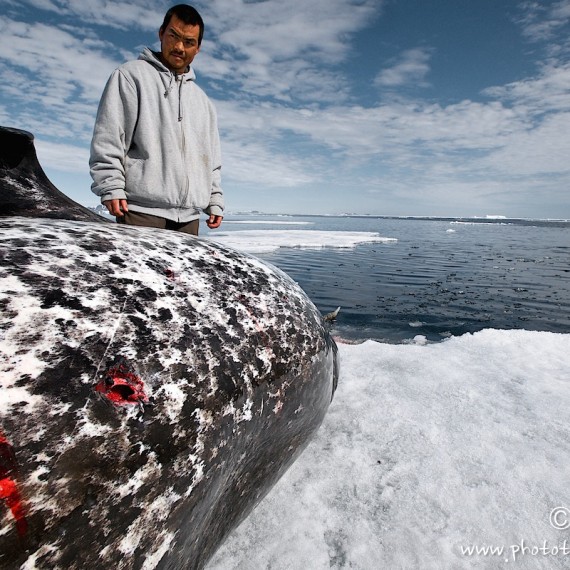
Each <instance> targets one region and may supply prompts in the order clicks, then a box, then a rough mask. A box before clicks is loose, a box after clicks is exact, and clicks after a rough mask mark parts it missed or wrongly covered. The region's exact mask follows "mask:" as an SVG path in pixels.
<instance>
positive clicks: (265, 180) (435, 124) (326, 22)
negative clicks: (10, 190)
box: [0, 0, 570, 219]
mask: <svg viewBox="0 0 570 570" xmlns="http://www.w3.org/2000/svg"><path fill="white" fill-rule="evenodd" d="M171 5H172V3H170V2H162V1H160V0H124V1H115V2H111V1H108V0H0V8H1V9H0V74H1V78H2V80H1V81H0V124H1V125H4V126H9V127H14V128H20V129H24V130H28V131H30V132H32V133H33V134H34V135H35V137H36V148H37V150H38V156H39V159H40V162H41V164H42V166H43V167H44V169H45V171H46V173H47V174H48V176H49V177H50V179H51V180H52V182H54V184H55V185H56V186H57V187H58V188H60V190H62V191H63V192H65V193H66V194H68V195H69V196H70V197H72V198H73V199H75V200H77V201H78V202H80V203H82V204H84V205H87V206H95V205H97V204H98V197H97V196H95V195H94V194H92V193H91V190H90V185H91V179H90V176H89V167H88V160H89V145H90V140H91V135H92V132H93V124H94V120H95V115H96V112H97V105H98V102H99V98H100V96H101V93H102V91H103V88H104V86H105V83H106V81H107V79H108V77H109V75H110V74H111V72H112V71H113V70H114V69H115V68H116V67H118V66H119V65H121V64H122V63H123V62H125V61H127V60H130V59H135V58H137V57H138V54H139V53H140V51H141V50H142V48H144V47H145V46H149V47H151V48H153V49H158V47H159V44H158V28H159V27H160V24H161V23H162V19H163V16H164V13H165V12H166V10H167V9H168V8H169V7H170V6H171ZM193 5H194V6H195V7H196V8H197V9H198V11H199V12H200V13H201V14H202V16H203V18H204V20H205V26H206V31H205V37H204V41H203V44H202V49H201V51H200V53H199V54H198V56H197V57H196V59H195V60H194V64H193V67H194V69H195V72H196V74H197V82H198V84H199V85H200V86H201V87H202V88H203V89H204V90H205V91H206V92H207V94H208V95H209V96H210V98H211V99H212V101H213V102H214V104H215V106H216V109H217V112H218V120H219V125H220V135H221V138H222V153H223V157H222V161H223V167H222V176H223V187H224V192H225V197H226V211H227V212H228V213H232V212H233V213H236V212H244V211H252V210H255V211H261V212H267V213H284V214H344V213H352V214H369V215H410V216H486V215H502V216H507V217H527V218H528V217H530V218H564V219H567V218H570V196H569V191H570V136H569V133H570V33H569V32H570V0H552V1H532V0H531V1H528V0H523V1H517V0H287V2H283V1H282V0H196V1H195V2H194V3H193Z"/></svg>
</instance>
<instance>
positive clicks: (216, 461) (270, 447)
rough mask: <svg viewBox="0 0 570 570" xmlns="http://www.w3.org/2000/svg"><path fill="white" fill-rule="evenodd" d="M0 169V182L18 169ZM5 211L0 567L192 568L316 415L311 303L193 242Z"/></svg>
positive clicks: (272, 274)
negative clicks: (22, 215) (23, 215)
mask: <svg viewBox="0 0 570 570" xmlns="http://www.w3.org/2000/svg"><path fill="white" fill-rule="evenodd" d="M5 134H6V133H4V135H5ZM12 134H13V135H14V136H16V137H17V136H25V134H24V135H19V132H18V131H15V130H12ZM32 147H33V145H32ZM27 152H28V151H27ZM27 158H28V159H29V156H28V157H27ZM14 162H16V164H14ZM38 166H39V165H38ZM1 167H2V169H3V172H2V179H1V180H0V185H4V187H3V188H2V195H4V192H6V191H7V190H6V180H7V179H10V176H13V178H14V179H16V178H17V177H18V176H19V174H20V173H19V172H18V164H17V161H12V162H11V163H10V164H9V165H8V167H7V166H6V164H5V163H3V164H2V165H1ZM28 183H29V184H35V182H33V181H32V182H28ZM8 186H9V187H13V186H14V184H12V185H11V186H10V184H8ZM33 190H34V193H36V194H38V195H39V193H41V190H42V188H41V187H38V186H36V187H34V189H33ZM13 213H14V212H12V214H13ZM12 214H11V215H9V216H6V217H0V307H1V318H0V335H1V336H0V381H1V392H0V568H2V569H5V568H6V569H8V568H10V569H13V568H20V567H22V568H40V569H44V568H46V569H47V568H49V569H56V568H61V569H79V568H82V569H83V568H116V569H131V568H133V569H134V568H137V569H138V568H141V569H149V570H150V569H153V568H159V569H166V568H169V569H192V568H201V567H203V566H204V565H205V564H206V562H207V561H208V559H209V558H210V557H211V555H212V554H213V553H214V552H215V550H216V549H217V548H218V546H219V545H220V544H221V542H222V541H223V539H224V538H225V537H226V536H227V534H228V533H229V532H230V531H231V530H232V529H233V528H234V527H235V526H236V525H237V524H238V523H239V522H240V521H241V520H242V519H243V518H244V517H245V516H246V515H247V514H248V513H249V512H250V511H251V509H252V508H253V507H254V506H255V504H256V503H257V502H258V501H259V500H260V499H261V498H262V497H263V496H264V495H265V494H266V493H267V492H268V490H269V489H270V488H271V487H272V485H273V484H274V483H275V482H276V481H277V480H278V478H279V477H280V476H281V475H282V473H283V472H284V471H285V470H286V469H287V467H288V466H289V465H290V464H291V463H292V462H293V461H294V459H295V458H296V457H297V456H298V455H299V453H300V452H301V451H302V449H303V448H304V447H305V445H306V444H307V443H308V442H309V440H310V439H311V437H312V435H313V434H314V432H315V431H316V430H317V429H318V427H319V425H320V423H321V421H322V419H323V417H324V415H325V413H326V410H327V408H328V406H329V403H330V401H331V398H332V394H333V392H334V388H335V386H336V380H337V378H338V362H337V351H336V346H335V344H334V341H333V340H332V339H331V338H330V335H329V333H328V331H327V330H326V327H325V326H324V325H323V321H322V318H321V315H320V313H319V312H318V310H317V309H316V308H315V306H314V305H313V304H312V303H311V301H310V300H309V299H308V298H307V296H306V295H305V294H304V292H303V291H302V290H301V289H300V288H299V287H298V285H297V284H296V283H295V282H294V281H292V280H291V279H290V278H289V277H288V276H287V275H285V274H284V273H282V272H281V271H279V270H278V269H276V268H275V267H272V266H270V265H268V264H266V263H263V262H261V261H260V260H258V259H256V258H254V257H251V256H248V255H245V254H243V253H240V252H238V251H235V250H232V249H230V248H227V247H222V246H220V245H216V244H215V243H213V242H211V241H208V240H205V239H200V238H194V237H192V236H188V235H183V234H178V233H175V232H167V231H161V230H153V229H146V228H132V227H125V226H119V225H117V224H112V223H102V222H98V221H97V222H87V221H77V220H64V219H46V218H49V217H51V216H50V215H49V213H48V215H47V216H43V217H40V218H28V217H20V216H13V215H12ZM39 215H40V216H42V215H43V214H41V212H40V214H39Z"/></svg>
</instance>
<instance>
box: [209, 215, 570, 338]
mask: <svg viewBox="0 0 570 570" xmlns="http://www.w3.org/2000/svg"><path fill="white" fill-rule="evenodd" d="M284 220H285V221H288V222H289V223H291V222H299V223H300V224H302V225H301V226H294V225H280V224H279V223H277V224H274V223H272V222H283V221H284ZM226 221H227V222H230V223H227V224H225V226H224V229H225V230H227V231H239V230H243V229H256V230H262V231H263V230H277V231H279V232H287V230H288V229H303V230H327V231H331V232H345V231H351V232H352V231H364V232H375V233H378V234H379V235H380V236H382V237H389V238H396V239H397V240H398V241H397V242H392V243H369V244H361V245H357V246H355V247H354V248H352V249H335V248H334V247H325V248H322V249H299V248H287V247H285V248H283V247H282V248H280V249H278V250H276V251H273V252H268V253H259V254H256V255H257V256H258V257H260V258H262V259H264V260H266V261H268V262H270V263H272V264H274V265H276V266H277V267H279V268H280V269H282V270H283V271H285V272H286V273H288V274H289V275H290V276H291V277H292V278H293V279H294V280H295V281H297V282H298V283H299V284H300V285H301V287H302V288H303V289H304V290H305V292H306V293H307V294H308V295H309V297H310V298H311V299H312V300H313V302H314V303H315V305H316V306H317V307H318V308H319V309H320V310H321V312H322V313H323V314H325V313H328V312H330V311H333V310H334V309H336V307H338V306H340V307H341V311H340V313H339V315H338V318H337V321H336V323H335V325H334V328H333V333H334V334H336V335H338V336H340V337H342V338H344V339H347V340H349V339H350V340H355V341H359V340H364V339H374V340H378V341H382V342H390V343H400V342H406V341H411V340H412V339H413V338H414V337H415V336H416V335H423V336H425V337H426V338H427V339H428V340H430V341H438V340H442V339H443V338H446V337H448V336H450V335H453V336H458V335H462V334H464V333H467V332H476V331H479V330H481V329H485V328H497V329H526V330H541V331H551V332H561V333H568V332H570V221H544V220H536V221H533V220H506V219H501V220H495V219H493V220H486V219H476V220H469V219H457V220H450V219H433V218H432V219H417V218H396V219H394V218H376V217H347V216H342V217H328V216H326V217H309V216H286V217H280V216H279V217H278V216H273V217H272V216H237V215H235V216H228V217H227V218H226ZM232 221H242V222H248V221H251V222H255V225H251V226H250V225H248V224H247V223H246V224H240V225H237V224H232V223H231V222H232ZM260 222H264V223H260ZM265 222H266V223H265ZM206 235H208V232H206ZM334 236H335V234H331V244H330V245H331V246H332V245H334ZM211 237H214V236H213V234H211Z"/></svg>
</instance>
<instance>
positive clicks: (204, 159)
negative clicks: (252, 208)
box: [89, 4, 224, 235]
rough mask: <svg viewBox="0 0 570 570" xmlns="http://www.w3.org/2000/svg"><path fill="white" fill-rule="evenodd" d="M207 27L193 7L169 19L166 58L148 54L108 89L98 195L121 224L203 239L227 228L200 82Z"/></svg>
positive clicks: (213, 124)
mask: <svg viewBox="0 0 570 570" xmlns="http://www.w3.org/2000/svg"><path fill="white" fill-rule="evenodd" d="M203 34H204V22H203V21H202V18H201V16H200V14H198V12H197V11H196V10H195V9H194V8H193V7H192V6H188V5H186V4H179V5H177V6H174V7H173V8H171V9H170V10H168V12H167V13H166V16H165V17H164V22H163V23H162V26H161V27H160V30H159V33H158V37H159V38H160V46H161V50H160V53H156V52H153V51H151V50H150V49H149V48H145V49H144V50H143V52H142V53H141V55H140V56H139V59H138V60H136V61H130V62H127V63H125V64H123V65H122V66H121V67H119V68H118V69H116V70H115V71H114V72H113V74H112V75H111V77H110V78H109V81H108V82H107V86H106V87H105V91H104V92H103V96H102V97H101V102H100V104H99V111H98V113H97V120H96V122H95V129H94V133H93V140H92V142H91V159H90V161H89V165H90V168H91V177H92V178H93V184H92V186H91V189H92V191H93V192H94V193H95V194H97V195H98V196H100V197H101V202H102V203H103V204H105V206H106V207H107V209H108V210H109V213H110V214H112V215H114V216H116V218H117V221H118V222H120V223H125V224H130V225H135V226H150V227H156V228H166V229H174V230H178V231H183V232H186V233H190V234H194V235H198V225H199V218H200V212H201V211H204V212H205V213H206V214H208V215H209V219H208V221H207V222H206V223H207V225H208V227H209V228H218V227H219V226H220V224H221V223H222V215H223V208H224V202H223V194H222V188H221V185H220V180H221V177H220V169H221V152H220V140H219V135H218V126H217V119H216V112H215V109H214V106H213V105H212V103H211V102H210V100H209V99H208V97H207V96H206V94H205V93H204V92H203V91H202V89H200V87H198V86H197V85H196V83H195V81H194V79H195V75H194V71H193V70H192V68H191V67H190V64H191V63H192V61H193V60H194V57H195V56H196V55H197V53H198V52H199V51H200V45H201V43H202V37H203Z"/></svg>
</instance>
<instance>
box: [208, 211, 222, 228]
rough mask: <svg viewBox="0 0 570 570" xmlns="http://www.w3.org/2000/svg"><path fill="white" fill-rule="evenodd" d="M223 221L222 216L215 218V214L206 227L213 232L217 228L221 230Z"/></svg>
mask: <svg viewBox="0 0 570 570" xmlns="http://www.w3.org/2000/svg"><path fill="white" fill-rule="evenodd" d="M222 220H223V217H222V216H214V214H212V215H211V216H210V217H209V218H208V221H207V222H206V225H207V226H208V227H209V228H210V229H211V230H215V229H216V228H219V227H220V226H221V225H222Z"/></svg>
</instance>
